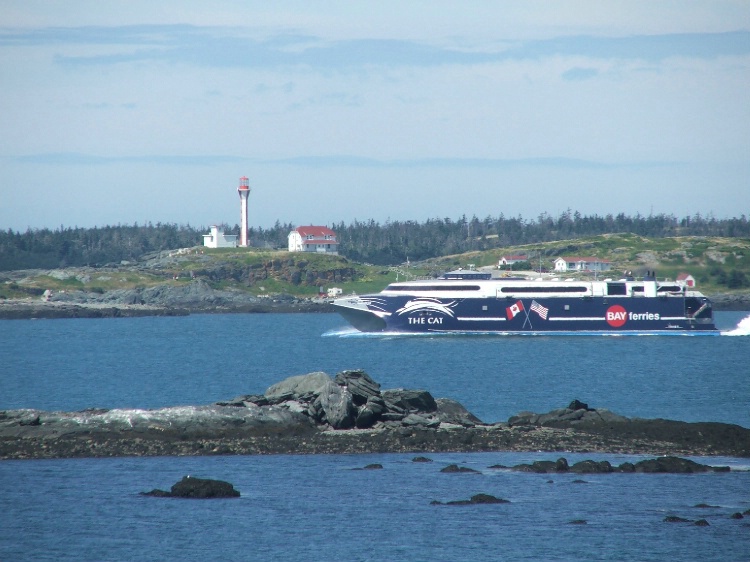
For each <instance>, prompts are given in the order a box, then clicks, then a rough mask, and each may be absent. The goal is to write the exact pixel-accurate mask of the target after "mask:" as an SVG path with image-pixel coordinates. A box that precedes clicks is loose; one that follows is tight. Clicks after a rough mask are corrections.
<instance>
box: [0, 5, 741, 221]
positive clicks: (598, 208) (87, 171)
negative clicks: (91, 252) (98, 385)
mask: <svg viewBox="0 0 750 562" xmlns="http://www.w3.org/2000/svg"><path fill="white" fill-rule="evenodd" d="M0 75H1V76H2V77H3V88H2V89H1V90H0V101H1V102H2V105H3V107H4V108H5V111H4V112H3V113H2V115H0V133H2V135H0V162H2V166H0V228H3V229H8V228H10V229H12V230H14V231H20V232H24V231H26V229H27V228H32V229H34V228H51V229H55V228H58V227H59V226H60V225H63V226H65V227H68V226H69V227H71V228H72V227H75V226H79V227H83V228H88V227H94V226H104V225H116V224H134V223H138V224H145V223H148V222H151V223H154V224H155V223H158V222H162V223H169V224H185V225H186V224H191V225H193V224H195V225H198V226H208V225H211V224H221V223H227V224H230V225H234V224H238V223H239V222H240V221H239V212H240V207H239V197H238V196H237V192H236V189H237V185H238V182H239V178H240V177H241V176H247V177H248V178H249V180H250V186H251V189H252V192H251V194H250V199H249V215H250V216H249V224H250V226H254V227H263V228H269V227H271V226H272V225H273V224H274V222H276V220H280V221H282V222H289V223H292V224H296V225H302V224H327V225H330V224H334V223H340V222H342V221H343V222H345V223H349V222H353V221H355V220H360V221H361V220H370V219H372V220H375V221H377V222H380V223H384V222H386V221H387V220H392V221H396V220H399V221H405V220H414V221H417V222H424V221H425V220H427V219H430V218H438V217H449V218H451V219H456V218H459V217H461V216H462V215H466V216H467V217H472V216H477V217H478V218H479V219H480V220H481V219H483V218H485V217H487V216H499V215H500V214H501V213H502V214H504V215H505V216H506V217H516V216H519V215H520V216H522V217H525V218H527V219H529V218H532V217H533V218H536V217H538V216H539V215H540V214H542V213H548V214H549V215H551V216H553V217H557V216H559V215H560V214H561V213H562V212H564V211H565V210H566V209H571V210H573V211H579V212H580V213H581V214H583V215H594V214H596V215H600V216H606V215H607V214H613V215H616V214H618V213H621V212H622V213H625V214H627V215H631V216H634V215H636V213H639V214H640V215H643V216H649V215H652V214H653V215H659V214H665V215H674V216H677V217H680V218H682V217H691V216H694V215H695V214H698V213H699V214H701V215H702V216H707V215H710V216H714V217H716V218H719V219H724V218H732V217H740V216H742V215H748V214H750V212H749V211H750V158H748V155H749V154H750V127H748V123H750V97H749V96H748V95H747V91H748V86H750V5H748V4H747V2H745V1H743V0H726V1H699V0H696V1H695V2H691V3H689V4H688V5H685V4H682V3H656V4H655V3H653V2H647V1H642V0H633V1H624V0H622V1H609V2H587V1H583V0H562V1H553V0H532V1H530V2H524V3H517V2H511V1H499V2H493V3H485V2H479V1H469V2H465V3H454V2H448V1H444V0H435V1H434V2H429V3H424V2H421V1H411V2H393V1H384V2H378V3H368V4H362V3H350V2H344V1H333V2H328V3H326V4H325V5H320V4H316V3H308V2H302V1H289V0H287V1H281V2H278V3H272V4H269V3H266V2H258V1H249V2H235V1H231V0H225V1H222V0H220V1H217V2H214V3H210V4H205V3H202V2H196V1H194V0H186V1H185V2H181V3H179V4H178V5H174V4H163V3H160V2H153V1H151V2H145V1H143V0H133V1H129V2H120V1H113V2H107V3H99V2H94V1H92V0H71V1H70V2H65V3H59V4H58V3H49V2H42V1H40V0H28V1H20V0H9V1H7V2H4V4H3V22H2V24H0ZM278 217H284V218H283V219H281V218H278Z"/></svg>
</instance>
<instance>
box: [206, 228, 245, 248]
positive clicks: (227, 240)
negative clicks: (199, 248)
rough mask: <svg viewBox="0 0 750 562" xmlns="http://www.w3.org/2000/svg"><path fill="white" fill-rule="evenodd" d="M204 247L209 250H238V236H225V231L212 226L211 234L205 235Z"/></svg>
mask: <svg viewBox="0 0 750 562" xmlns="http://www.w3.org/2000/svg"><path fill="white" fill-rule="evenodd" d="M203 245H204V246H206V247H207V248H236V247H237V236H236V235H235V234H224V229H223V228H219V227H218V226H216V225H213V226H211V233H210V234H204V235H203Z"/></svg>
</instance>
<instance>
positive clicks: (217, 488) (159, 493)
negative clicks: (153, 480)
mask: <svg viewBox="0 0 750 562" xmlns="http://www.w3.org/2000/svg"><path fill="white" fill-rule="evenodd" d="M141 495H143V496H154V497H157V498H189V499H218V498H239V497H240V493H239V492H238V491H237V490H235V489H234V486H232V485H231V484H230V483H229V482H224V481H223V480H210V479H206V478H194V477H192V476H185V477H184V478H183V479H182V480H180V481H179V482H177V483H176V484H174V485H173V486H172V489H171V490H170V491H169V492H165V491H164V490H151V491H150V492H143V493H142V494H141Z"/></svg>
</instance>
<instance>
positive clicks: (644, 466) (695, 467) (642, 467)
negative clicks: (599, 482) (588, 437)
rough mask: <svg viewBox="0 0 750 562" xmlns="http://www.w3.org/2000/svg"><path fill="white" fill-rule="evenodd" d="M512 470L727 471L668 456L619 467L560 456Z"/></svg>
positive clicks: (676, 472) (589, 471) (610, 471)
mask: <svg viewBox="0 0 750 562" xmlns="http://www.w3.org/2000/svg"><path fill="white" fill-rule="evenodd" d="M493 468H505V467H493ZM510 470H515V471H519V472H536V473H539V474H548V473H566V472H570V473H574V474H609V473H612V472H625V473H635V472H642V473H670V474H690V473H695V472H725V471H726V467H713V466H708V465H705V464H700V463H697V462H695V461H691V460H689V459H683V458H679V457H672V456H667V457H659V458H656V459H646V460H642V461H639V462H637V463H635V464H633V463H629V462H625V463H622V464H621V465H619V466H617V467H614V466H612V465H611V464H610V463H609V461H593V460H584V461H580V462H577V463H575V464H573V465H571V466H569V465H568V461H567V459H565V458H560V459H558V460H557V461H535V462H533V463H531V464H519V465H516V466H513V467H510Z"/></svg>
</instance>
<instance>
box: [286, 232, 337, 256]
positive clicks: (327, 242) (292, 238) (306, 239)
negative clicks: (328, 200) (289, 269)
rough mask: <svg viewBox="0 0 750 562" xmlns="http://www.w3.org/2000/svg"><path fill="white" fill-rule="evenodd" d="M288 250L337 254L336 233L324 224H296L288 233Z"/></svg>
mask: <svg viewBox="0 0 750 562" xmlns="http://www.w3.org/2000/svg"><path fill="white" fill-rule="evenodd" d="M289 251H290V252H319V253H322V254H338V253H339V243H338V242H337V241H336V233H335V232H334V231H333V230H331V229H330V228H328V227H326V226H298V227H297V228H295V229H294V230H292V231H291V232H290V233H289Z"/></svg>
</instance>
